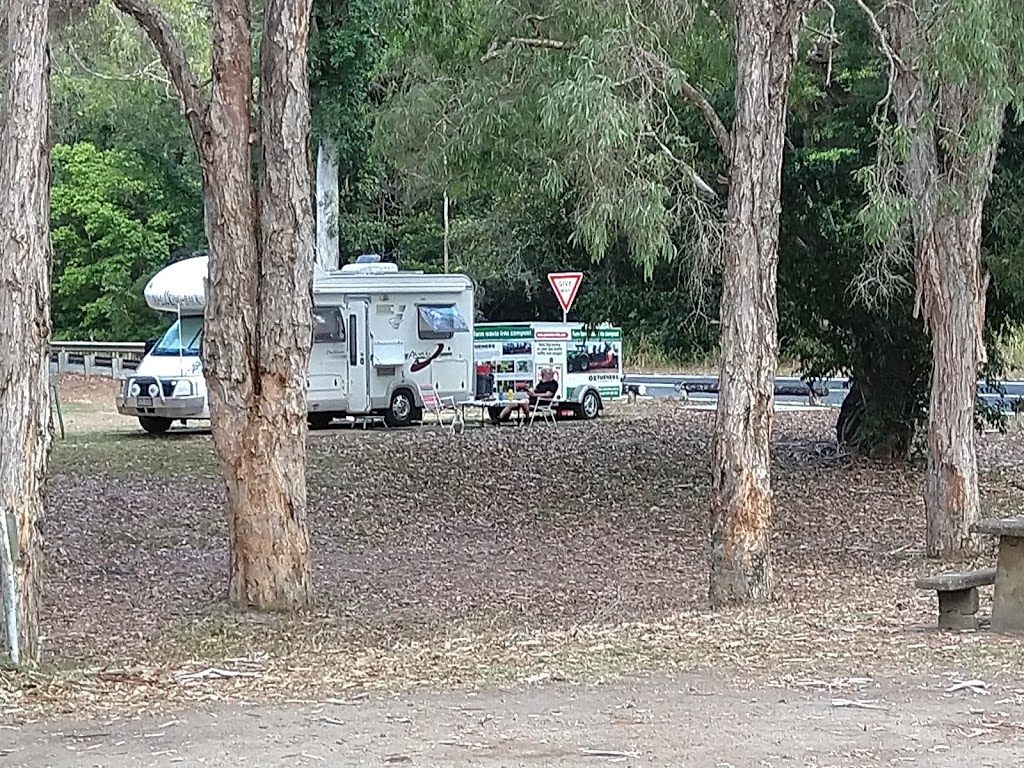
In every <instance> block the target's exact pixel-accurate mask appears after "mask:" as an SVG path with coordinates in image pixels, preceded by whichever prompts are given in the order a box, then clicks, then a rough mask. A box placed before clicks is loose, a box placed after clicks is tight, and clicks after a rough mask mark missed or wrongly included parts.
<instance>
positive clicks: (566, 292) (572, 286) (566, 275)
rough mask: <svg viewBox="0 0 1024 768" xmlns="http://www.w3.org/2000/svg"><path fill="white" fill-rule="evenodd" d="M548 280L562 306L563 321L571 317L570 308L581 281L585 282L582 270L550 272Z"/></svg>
mask: <svg viewBox="0 0 1024 768" xmlns="http://www.w3.org/2000/svg"><path fill="white" fill-rule="evenodd" d="M548 282H549V283H551V287H552V288H553V289H554V291H555V296H557V297H558V303H559V304H560V305H561V306H562V322H563V323H564V322H566V320H567V319H568V317H569V308H570V307H571V306H572V302H573V300H574V299H575V298H576V294H577V292H579V290H580V283H582V282H583V273H582V272H549V273H548Z"/></svg>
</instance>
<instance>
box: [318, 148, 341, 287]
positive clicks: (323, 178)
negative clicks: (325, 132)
mask: <svg viewBox="0 0 1024 768" xmlns="http://www.w3.org/2000/svg"><path fill="white" fill-rule="evenodd" d="M338 170H339V169H338V145H337V144H336V143H335V141H334V139H332V138H330V137H329V136H323V137H321V138H320V141H319V148H318V150H317V160H316V211H317V218H316V263H317V265H318V266H319V267H320V268H321V269H325V270H331V269H337V268H338V266H339V265H340V263H341V254H340V248H339V245H338V220H339V216H340V213H341V209H340V204H341V203H340V200H339V198H338Z"/></svg>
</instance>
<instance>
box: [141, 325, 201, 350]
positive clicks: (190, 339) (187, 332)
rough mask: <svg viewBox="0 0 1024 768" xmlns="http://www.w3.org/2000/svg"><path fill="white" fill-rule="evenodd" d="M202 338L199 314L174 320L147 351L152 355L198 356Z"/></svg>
mask: <svg viewBox="0 0 1024 768" xmlns="http://www.w3.org/2000/svg"><path fill="white" fill-rule="evenodd" d="M202 340H203V318H202V317H201V316H199V315H196V316H187V317H182V318H181V320H180V321H178V320H175V321H174V325H172V326H171V327H170V328H168V329H167V331H166V332H165V333H164V335H163V336H161V337H160V341H158V342H157V343H156V345H155V346H154V347H153V349H151V350H150V351H149V354H151V355H153V356H154V357H177V356H178V355H182V356H183V357H199V345H200V344H201V343H202Z"/></svg>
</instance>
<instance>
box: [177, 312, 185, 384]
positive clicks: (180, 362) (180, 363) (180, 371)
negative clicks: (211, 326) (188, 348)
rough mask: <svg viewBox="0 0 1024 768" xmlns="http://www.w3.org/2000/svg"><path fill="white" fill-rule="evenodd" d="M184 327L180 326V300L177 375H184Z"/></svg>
mask: <svg viewBox="0 0 1024 768" xmlns="http://www.w3.org/2000/svg"><path fill="white" fill-rule="evenodd" d="M184 330H185V329H184V328H182V326H181V302H180V301H179V302H178V375H179V376H184V375H185V352H184V350H183V349H182V348H181V347H182V341H183V339H182V336H181V334H182V332H183V331H184Z"/></svg>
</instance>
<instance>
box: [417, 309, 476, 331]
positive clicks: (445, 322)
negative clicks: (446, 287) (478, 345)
mask: <svg viewBox="0 0 1024 768" xmlns="http://www.w3.org/2000/svg"><path fill="white" fill-rule="evenodd" d="M417 310H418V312H417V314H418V315H419V336H420V338H421V339H450V338H451V337H452V336H453V335H454V334H456V333H462V332H464V331H469V325H468V324H467V323H466V319H465V318H464V317H463V316H462V313H461V312H459V310H458V308H457V307H456V306H455V305H454V304H420V305H419V306H418V307H417Z"/></svg>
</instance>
